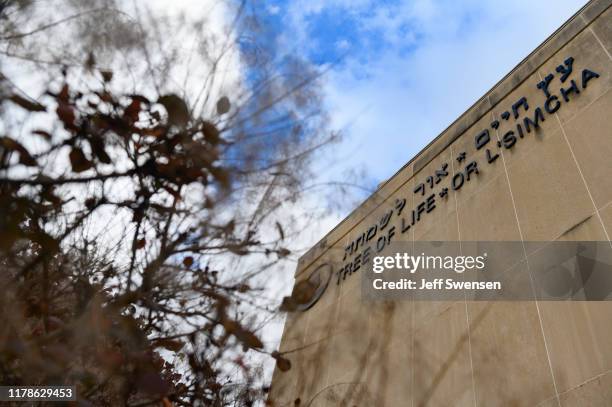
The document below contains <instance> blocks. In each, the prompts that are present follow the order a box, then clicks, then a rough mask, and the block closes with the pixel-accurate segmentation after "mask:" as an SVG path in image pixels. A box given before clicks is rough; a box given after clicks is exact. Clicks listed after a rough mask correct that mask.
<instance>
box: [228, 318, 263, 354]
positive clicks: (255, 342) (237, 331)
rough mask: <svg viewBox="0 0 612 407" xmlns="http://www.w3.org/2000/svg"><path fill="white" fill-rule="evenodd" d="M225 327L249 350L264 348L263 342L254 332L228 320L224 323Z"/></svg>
mask: <svg viewBox="0 0 612 407" xmlns="http://www.w3.org/2000/svg"><path fill="white" fill-rule="evenodd" d="M223 327H224V328H225V330H226V331H227V332H228V333H230V334H232V335H234V336H235V337H236V338H237V339H238V340H239V341H240V342H242V343H243V344H244V345H246V346H248V347H249V348H263V343H262V342H261V340H260V339H259V338H258V337H257V336H256V335H255V334H254V333H253V332H251V331H249V330H247V329H244V328H243V327H241V326H240V324H238V322H236V321H232V320H230V319H226V320H224V321H223Z"/></svg>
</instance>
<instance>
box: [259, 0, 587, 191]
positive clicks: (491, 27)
mask: <svg viewBox="0 0 612 407" xmlns="http://www.w3.org/2000/svg"><path fill="white" fill-rule="evenodd" d="M585 3H586V1H585V0H554V1H552V0H546V1H544V0H542V1H541V0H537V1H533V0H515V1H483V0H478V1H477V0H460V1H457V0H406V1H402V0H386V1H371V0H308V1H306V0H277V1H271V2H266V7H267V18H268V21H267V24H268V25H269V27H271V28H272V29H273V30H274V31H276V33H277V34H278V41H279V45H280V46H281V47H282V49H284V50H285V51H286V52H288V53H295V54H300V55H302V56H304V57H306V58H307V59H308V60H310V61H311V62H312V63H314V64H316V65H319V66H321V67H326V66H328V65H329V64H333V66H331V70H330V71H329V73H328V74H327V75H326V76H325V79H324V91H325V96H326V97H325V103H326V105H327V108H328V109H329V112H330V115H331V120H332V124H333V127H334V128H336V129H341V130H343V132H344V135H345V138H344V141H343V142H342V143H341V144H340V145H338V146H335V147H334V152H333V164H332V168H333V171H332V172H333V174H337V175H338V176H341V175H340V174H342V173H343V171H344V170H346V169H347V168H355V167H361V168H365V170H366V171H367V174H368V177H366V178H362V180H361V181H362V182H363V183H364V184H365V185H367V186H368V187H374V186H375V185H377V184H378V183H379V182H381V181H383V180H385V179H387V178H388V177H390V176H391V175H393V174H394V173H395V171H397V170H398V169H399V168H400V167H401V166H402V165H403V164H405V163H406V162H407V161H408V160H410V159H411V158H412V157H413V156H414V155H415V154H417V153H418V152H419V151H420V150H421V149H422V148H423V147H424V146H425V145H426V144H427V143H428V142H429V141H431V140H432V139H433V138H434V137H436V136H437V135H438V134H439V133H440V132H441V131H442V130H444V129H445V128H446V127H447V126H448V125H449V124H450V123H452V122H453V121H454V120H455V119H456V118H457V117H458V116H459V115H460V114H462V113H463V112H464V111H465V110H467V109H468V108H469V107H470V106H471V105H472V104H473V103H474V102H475V101H476V100H478V99H479V98H480V97H481V96H482V95H483V94H484V93H486V92H487V91H488V90H489V89H490V88H491V87H492V86H493V85H494V84H495V83H496V82H497V81H499V80H500V79H501V78H502V77H503V76H504V75H505V74H506V73H508V72H509V71H510V70H511V69H512V68H513V67H514V66H516V65H517V64H518V63H519V62H520V61H521V60H522V59H523V58H524V57H525V56H527V55H528V54H529V53H530V52H531V51H532V50H533V49H534V48H535V47H537V46H538V45H539V44H540V43H541V42H542V41H544V40H545V39H546V38H547V37H548V36H549V35H550V34H552V33H553V32H554V31H555V30H556V29H557V28H558V27H559V26H560V25H561V24H563V22H565V21H566V20H567V19H568V18H569V17H571V16H572V15H573V14H574V13H575V12H576V11H577V10H579V9H580V7H582V6H583V5H584V4H585ZM324 165H325V166H326V168H329V162H325V163H324Z"/></svg>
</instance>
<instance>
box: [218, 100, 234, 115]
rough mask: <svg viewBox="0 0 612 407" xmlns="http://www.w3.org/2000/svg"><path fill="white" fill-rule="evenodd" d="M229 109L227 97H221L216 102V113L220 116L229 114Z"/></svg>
mask: <svg viewBox="0 0 612 407" xmlns="http://www.w3.org/2000/svg"><path fill="white" fill-rule="evenodd" d="M230 107H231V104H230V101H229V99H228V98H227V96H223V97H221V98H220V99H219V100H218V101H217V113H218V114H220V115H221V114H225V113H227V112H229V110H230Z"/></svg>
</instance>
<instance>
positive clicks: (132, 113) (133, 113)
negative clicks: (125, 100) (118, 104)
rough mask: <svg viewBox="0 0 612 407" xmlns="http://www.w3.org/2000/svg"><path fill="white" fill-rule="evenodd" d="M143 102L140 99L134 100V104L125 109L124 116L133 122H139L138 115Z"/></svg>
mask: <svg viewBox="0 0 612 407" xmlns="http://www.w3.org/2000/svg"><path fill="white" fill-rule="evenodd" d="M140 105H141V102H140V100H139V99H132V103H130V104H129V105H128V107H126V108H125V111H124V115H125V116H126V117H127V118H128V119H129V120H130V121H132V122H135V121H136V120H138V114H139V113H140Z"/></svg>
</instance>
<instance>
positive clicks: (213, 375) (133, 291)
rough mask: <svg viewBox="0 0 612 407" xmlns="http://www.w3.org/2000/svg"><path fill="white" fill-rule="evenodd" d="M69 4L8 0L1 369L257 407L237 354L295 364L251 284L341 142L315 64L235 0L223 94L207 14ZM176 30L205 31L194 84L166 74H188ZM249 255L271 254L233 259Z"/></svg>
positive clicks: (84, 392)
mask: <svg viewBox="0 0 612 407" xmlns="http://www.w3.org/2000/svg"><path fill="white" fill-rule="evenodd" d="M43 3H44V2H43ZM62 4H63V8H62V7H57V8H56V9H55V10H49V8H48V7H47V8H45V5H44V4H42V3H40V2H28V1H15V0H2V1H0V20H1V21H2V25H1V28H0V54H2V55H3V56H4V61H2V62H0V69H1V71H0V109H1V111H0V113H1V114H2V118H3V123H2V126H1V127H0V280H1V284H2V287H3V290H2V294H1V295H0V315H1V317H2V320H3V324H2V326H0V382H2V383H3V385H52V384H66V385H76V386H77V393H78V395H79V399H80V400H79V405H131V406H136V405H138V406H144V405H163V406H169V405H205V406H226V405H232V406H250V405H253V404H254V403H255V402H256V401H258V400H263V399H265V397H266V389H265V388H262V384H261V378H260V377H259V376H260V375H261V370H260V369H261V368H260V366H256V365H255V366H254V365H252V364H251V363H250V362H249V360H250V359H249V358H248V354H249V352H251V353H252V352H259V353H267V354H268V355H269V357H272V358H274V359H275V360H276V363H277V366H278V368H279V369H280V370H281V371H287V370H289V369H290V368H291V362H290V360H288V359H287V358H285V357H284V356H283V354H281V353H279V352H277V351H271V350H266V349H265V346H264V344H263V343H262V341H261V339H260V337H259V336H258V333H257V327H256V326H255V325H254V324H253V319H252V318H250V317H249V315H248V313H247V314H245V313H244V312H243V311H244V308H243V305H244V304H251V305H252V307H253V308H252V309H254V310H257V302H256V299H257V297H258V295H259V291H258V290H257V289H256V288H255V287H253V285H252V284H253V278H254V277H255V276H257V275H259V274H260V273H262V272H265V271H266V270H267V269H269V268H270V267H271V266H273V265H274V264H276V263H277V262H279V261H282V260H283V259H286V258H288V257H289V256H291V254H292V253H291V250H289V249H288V248H287V247H286V246H285V242H286V239H287V237H288V236H289V235H290V234H291V233H292V232H290V231H289V230H287V222H283V221H282V219H280V218H279V219H277V218H276V216H275V214H276V213H277V211H278V210H279V208H281V207H282V205H283V203H284V202H286V201H295V200H296V199H297V197H298V196H299V194H300V193H301V191H302V190H303V187H304V185H305V182H306V181H307V180H309V178H310V177H311V163H312V159H313V156H315V155H316V153H317V152H319V151H321V149H322V148H324V147H325V146H326V145H328V144H329V143H330V142H333V141H335V140H336V138H337V135H336V134H333V133H330V132H329V131H327V128H326V126H327V122H326V119H325V114H324V111H322V109H321V105H320V92H319V90H318V76H319V75H320V73H319V72H317V71H316V70H314V69H313V68H312V67H310V66H308V65H307V64H305V63H304V62H303V61H300V60H299V59H297V58H281V60H282V61H284V62H282V61H281V60H279V59H277V58H276V56H274V55H276V54H274V53H273V52H271V50H272V48H273V45H270V44H259V43H257V41H255V40H253V38H256V34H257V29H259V28H261V27H258V26H257V25H256V24H254V22H255V21H256V13H255V12H254V11H253V10H254V9H250V8H248V7H245V4H239V5H237V7H235V8H231V10H232V11H233V12H234V13H235V18H234V19H232V20H231V21H232V24H233V25H232V26H231V27H230V28H231V30H230V31H228V32H227V33H226V34H227V35H228V38H230V40H229V41H228V42H227V43H228V44H236V43H238V44H240V45H239V47H240V48H239V49H238V55H241V56H242V57H241V58H243V59H240V64H242V65H240V66H242V67H243V68H244V69H245V71H246V72H254V73H255V74H253V75H251V76H250V77H249V80H247V81H246V82H247V83H246V84H244V83H243V84H238V85H236V84H234V86H230V87H228V88H226V89H225V90H226V91H227V90H228V89H229V90H231V92H232V93H227V94H226V95H224V94H223V90H224V88H223V87H219V86H217V85H215V84H216V83H218V82H219V81H220V80H221V78H220V76H221V72H222V71H221V67H220V66H221V61H222V58H223V57H224V56H225V55H227V53H228V51H227V49H225V48H224V45H223V44H221V45H219V43H218V36H216V35H215V34H214V33H212V31H211V34H210V36H206V35H202V32H203V33H205V34H206V32H207V31H206V27H207V24H209V23H210V22H207V21H206V20H205V19H204V20H202V21H197V22H195V23H194V22H192V23H190V24H186V23H185V21H186V20H184V18H185V17H184V16H179V17H174V19H172V18H171V17H168V16H162V17H160V16H156V15H154V14H153V13H151V12H150V10H148V11H147V10H145V11H142V10H139V9H138V8H135V9H134V10H131V11H129V12H128V11H124V10H123V9H122V6H123V3H122V2H116V1H111V0H87V1H72V0H65V1H63V2H62ZM135 4H136V3H135ZM138 4H140V5H142V6H144V4H143V3H138ZM143 9H144V7H143ZM41 10H42V11H41ZM249 10H251V11H249ZM58 13H59V14H58ZM62 13H67V14H62ZM130 13H132V14H130ZM32 21H34V22H38V23H36V24H34V23H32ZM32 24H34V25H32ZM94 27H99V29H93V28H94ZM176 27H182V29H183V30H184V31H185V30H186V32H187V33H189V32H191V34H193V35H192V37H195V38H198V39H199V41H200V43H198V44H196V46H195V49H196V51H197V52H196V55H197V57H199V58H201V61H202V65H201V66H204V67H206V71H207V72H206V75H205V76H203V77H199V78H196V79H197V82H199V83H202V84H203V85H202V87H201V88H199V89H198V90H197V91H195V92H194V91H193V88H192V87H190V86H189V85H187V86H186V87H183V88H181V87H180V86H176V85H175V84H174V82H173V81H172V80H171V78H172V77H173V72H175V71H176V70H181V71H186V74H185V75H186V76H185V77H186V78H189V79H192V77H193V76H198V75H199V74H190V73H189V70H188V69H185V66H184V65H183V62H184V60H183V59H181V58H178V55H179V54H180V50H181V47H182V43H181V40H177V39H176V36H178V34H176V36H172V35H169V32H171V31H172V30H173V29H174V28H176ZM177 29H178V28H177ZM57 30H59V33H58V34H57V35H56V33H57V32H58V31H57ZM240 30H242V31H240ZM245 30H246V31H245ZM234 31H240V32H239V33H234V34H231V33H232V32H234ZM245 33H250V34H251V36H249V35H246V34H245ZM60 34H61V35H60ZM232 35H233V36H232ZM236 37H238V38H240V41H235V40H233V39H232V38H236ZM41 39H44V40H45V41H42V40H41ZM246 43H248V46H246ZM215 50H220V52H219V53H218V54H214V53H213V51H215ZM266 50H267V51H266ZM235 51H236V50H235ZM264 51H265V52H264ZM255 55H257V58H255V57H254V56H255ZM266 56H267V57H266ZM194 58H196V57H194ZM196 59H197V58H196ZM15 61H19V66H21V64H26V63H27V64H28V67H29V68H28V69H29V71H28V73H27V75H26V80H25V83H29V82H32V81H30V78H31V77H32V78H35V79H36V80H37V81H39V82H40V83H42V85H41V86H42V89H40V92H39V93H37V94H38V96H32V95H31V94H30V92H31V90H30V89H28V91H25V90H24V88H23V86H21V85H20V83H22V82H23V78H21V79H20V73H15V72H16V71H15V69H14V67H15ZM196 62H198V60H196ZM20 80H21V81H22V82H20ZM186 82H187V79H186ZM270 221H271V223H270V224H271V227H270V229H271V230H273V231H275V232H274V233H273V234H274V235H275V236H274V237H272V236H271V233H265V232H262V231H263V230H265V224H266V222H270ZM289 226H291V225H289ZM253 255H259V256H263V258H264V259H265V262H264V264H263V265H259V266H257V267H255V266H253V267H250V268H249V267H247V268H245V269H239V270H232V269H231V267H228V265H230V264H233V263H231V262H229V261H227V260H226V259H228V258H245V257H248V256H253ZM254 264H258V263H254ZM215 265H219V267H216V266H215ZM224 266H225V268H224Z"/></svg>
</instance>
